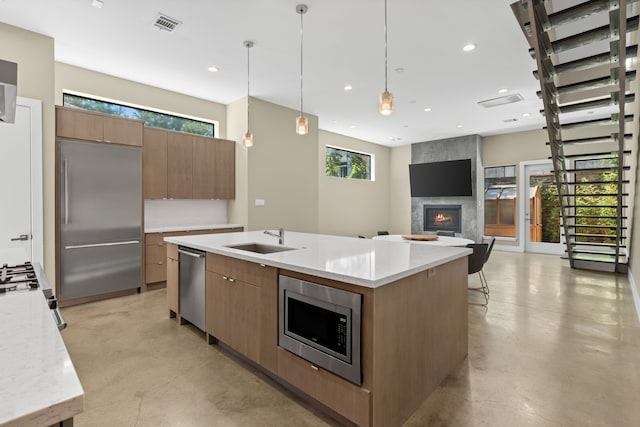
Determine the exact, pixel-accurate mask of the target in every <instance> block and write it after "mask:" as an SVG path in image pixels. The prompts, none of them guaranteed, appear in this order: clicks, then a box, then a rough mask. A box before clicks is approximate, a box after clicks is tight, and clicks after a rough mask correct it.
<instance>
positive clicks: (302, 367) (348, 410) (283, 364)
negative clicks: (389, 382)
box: [278, 347, 371, 426]
mask: <svg viewBox="0 0 640 427" xmlns="http://www.w3.org/2000/svg"><path fill="white" fill-rule="evenodd" d="M278 376H280V377H281V378H282V379H284V380H285V381H286V382H288V383H289V384H291V385H293V386H295V387H296V388H298V389H299V390H301V391H303V392H305V393H306V394H308V395H309V396H311V397H313V398H314V399H316V400H318V401H319V402H322V403H323V404H324V405H326V406H327V407H329V408H331V409H332V410H334V411H336V412H337V413H339V414H340V415H342V416H343V417H345V418H347V419H348V420H350V421H352V422H354V423H355V424H357V425H360V426H368V425H370V423H371V421H370V415H369V414H370V405H371V393H370V392H369V390H367V389H365V388H361V387H359V386H357V385H355V384H352V383H350V382H349V381H347V380H344V379H342V378H340V377H338V376H336V375H334V374H332V373H331V372H327V371H325V370H324V369H322V368H319V367H317V366H316V365H314V364H313V363H311V362H309V361H307V360H304V359H302V358H300V357H298V356H296V355H295V354H293V353H290V352H288V351H287V350H285V349H283V348H282V347H278Z"/></svg>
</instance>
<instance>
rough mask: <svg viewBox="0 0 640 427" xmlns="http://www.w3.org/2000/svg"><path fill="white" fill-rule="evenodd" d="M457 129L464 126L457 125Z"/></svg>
mask: <svg viewBox="0 0 640 427" xmlns="http://www.w3.org/2000/svg"><path fill="white" fill-rule="evenodd" d="M456 127H457V128H458V129H460V128H462V127H464V126H462V125H456Z"/></svg>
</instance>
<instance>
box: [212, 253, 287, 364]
mask: <svg viewBox="0 0 640 427" xmlns="http://www.w3.org/2000/svg"><path fill="white" fill-rule="evenodd" d="M206 277H207V278H206V314H205V318H206V320H205V323H206V328H205V329H206V332H207V333H208V334H209V335H211V336H213V337H215V338H217V339H219V340H220V341H222V342H223V343H225V344H227V345H228V346H229V347H231V348H233V349H234V350H236V351H237V352H239V353H241V354H242V355H244V356H246V357H247V358H249V359H251V360H253V361H254V362H256V363H258V364H260V365H262V366H263V367H265V368H267V369H268V370H270V371H272V372H276V369H277V360H276V357H277V356H276V347H277V345H278V269H277V268H275V267H269V266H265V265H262V264H256V263H254V262H248V261H243V260H239V259H235V258H229V257H225V256H221V255H217V254H212V253H207V276H206Z"/></svg>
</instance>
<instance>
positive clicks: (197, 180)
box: [193, 136, 224, 199]
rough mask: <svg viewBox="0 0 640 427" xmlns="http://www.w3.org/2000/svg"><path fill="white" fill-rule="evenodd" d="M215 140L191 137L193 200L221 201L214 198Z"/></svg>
mask: <svg viewBox="0 0 640 427" xmlns="http://www.w3.org/2000/svg"><path fill="white" fill-rule="evenodd" d="M215 142H216V141H215V140H214V139H212V138H205V137H201V136H194V137H193V198H194V199H216V198H217V199H222V198H224V197H215V191H214V175H215V150H214V147H215Z"/></svg>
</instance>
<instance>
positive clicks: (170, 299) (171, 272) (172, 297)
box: [166, 243, 180, 317]
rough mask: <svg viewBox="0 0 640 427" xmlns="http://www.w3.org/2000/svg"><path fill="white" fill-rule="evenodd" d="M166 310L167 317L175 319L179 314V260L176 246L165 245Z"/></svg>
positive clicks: (171, 244)
mask: <svg viewBox="0 0 640 427" xmlns="http://www.w3.org/2000/svg"><path fill="white" fill-rule="evenodd" d="M166 259H167V270H166V278H167V308H168V309H169V316H170V317H176V315H178V314H179V313H180V268H179V266H180V259H179V258H178V245H174V244H173V243H168V244H167V258H166Z"/></svg>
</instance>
